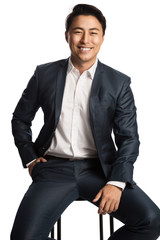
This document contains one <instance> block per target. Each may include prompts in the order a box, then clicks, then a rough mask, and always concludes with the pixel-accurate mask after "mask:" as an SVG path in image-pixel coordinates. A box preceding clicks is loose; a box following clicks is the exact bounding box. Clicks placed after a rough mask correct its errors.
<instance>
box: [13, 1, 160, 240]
mask: <svg viewBox="0 0 160 240" xmlns="http://www.w3.org/2000/svg"><path fill="white" fill-rule="evenodd" d="M105 28H106V20H105V18H104V16H103V15H102V13H101V12H100V10H98V9H97V8H95V7H94V6H91V5H86V4H78V5H76V6H75V7H74V9H73V11H72V13H71V14H70V15H69V16H68V17H67V20H66V41H67V42H68V44H69V47H70V50H71V56H70V58H69V59H66V60H60V61H57V62H53V63H48V64H43V65H40V66H38V67H37V69H36V71H35V73H34V75H33V77H32V78H31V80H30V81H29V83H28V85H27V88H26V89H25V90H24V92H23V94H22V97H21V99H20V100H19V102H18V105H17V107H16V109H15V111H14V113H13V119H12V127H13V135H14V138H15V144H16V146H17V147H18V150H19V153H20V156H21V158H22V162H23V166H24V167H28V168H29V173H30V175H31V176H32V179H33V183H32V184H31V186H30V188H29V190H28V191H27V192H26V194H25V196H24V198H23V200H22V202H21V205H20V207H19V210H18V212H17V215H16V218H15V222H14V226H13V229H12V233H11V239H12V240H33V239H34V240H46V239H48V234H49V232H50V230H51V228H52V226H53V225H54V223H55V222H56V220H57V219H58V217H59V216H60V215H61V214H62V212H63V211H64V210H65V209H66V207H67V206H68V205H69V204H70V203H71V202H73V201H74V200H76V199H77V198H79V197H81V198H83V199H86V200H88V201H90V202H91V203H93V204H95V205H96V206H98V213H99V214H101V213H102V214H106V213H109V214H111V215H112V216H113V217H115V218H117V219H119V220H120V221H122V222H123V223H124V226H123V227H122V228H120V229H119V230H118V231H116V232H115V233H114V234H113V235H112V236H111V237H110V238H109V239H110V240H112V239H113V240H120V239H123V240H124V239H126V240H128V239H130V240H133V239H134V240H135V239H136V240H143V239H144V240H153V239H157V238H158V236H159V234H160V211H159V209H158V207H157V206H156V205H155V204H154V203H153V202H152V201H151V200H150V199H149V197H148V196H147V195H146V194H145V193H144V192H143V191H142V190H141V189H140V188H139V187H138V186H137V185H136V183H135V182H134V181H133V164H134V162H135V161H136V158H137V156H138V147H139V139H138V133H137V123H136V107H135V104H134V99H133V94H132V91H131V89H130V78H129V77H128V76H126V75H124V74H122V73H120V72H118V71H116V70H114V69H112V68H110V67H108V66H106V65H104V64H102V63H101V62H100V61H98V60H97V54H98V52H99V50H100V47H101V45H102V43H103V40H104V35H105ZM39 107H41V108H42V110H43V112H44V125H43V127H42V129H41V131H40V133H39V136H38V138H37V140H36V141H35V143H33V142H32V133H31V128H30V126H31V122H32V120H33V118H34V116H35V114H36V112H37V110H38V108H39ZM112 130H113V132H114V135H115V144H116V147H115V144H114V142H113V140H112V137H111V134H112Z"/></svg>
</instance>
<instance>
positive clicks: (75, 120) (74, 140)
mask: <svg viewBox="0 0 160 240" xmlns="http://www.w3.org/2000/svg"><path fill="white" fill-rule="evenodd" d="M77 78H78V79H77V84H76V88H75V94H74V101H73V114H72V127H71V146H72V151H73V156H77V155H78V150H77V144H78V126H79V99H80V87H79V86H80V83H81V76H77Z"/></svg>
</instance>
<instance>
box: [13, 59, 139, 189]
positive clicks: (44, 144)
mask: <svg viewBox="0 0 160 240" xmlns="http://www.w3.org/2000/svg"><path fill="white" fill-rule="evenodd" d="M67 67H68V59H65V60H60V61H57V62H52V63H47V64H43V65H40V66H38V67H37V68H36V70H35V73H34V75H33V76H32V78H31V79H30V81H29V83H28V85H27V87H26V89H25V90H24V92H23V94H22V97H21V98H20V100H19V102H18V104H17V106H16V109H15V111H14V113H13V118H12V132H13V135H14V139H15V144H16V146H17V147H18V150H19V153H20V156H21V159H22V162H23V166H24V167H26V164H27V163H29V162H30V161H32V160H33V159H35V158H38V157H40V156H41V157H42V156H43V155H44V153H45V151H46V150H47V149H48V147H49V146H50V143H51V141H52V138H53V136H54V133H55V130H56V127H57V124H58V120H59V117H60V113H61V106H62V99H63V92H64V86H65V80H66V73H67ZM40 107H41V108H42V111H43V113H44V125H43V127H42V129H41V131H40V133H39V135H38V137H37V139H36V141H35V142H34V143H33V142H32V131H31V123H32V120H33V119H34V117H35V114H36V112H37V110H38V109H39V108H40ZM89 110H90V121H91V122H90V124H91V129H92V133H93V137H94V141H95V144H96V148H97V151H98V156H99V159H100V162H101V165H102V168H103V171H104V174H105V176H106V180H107V181H111V180H112V181H123V182H127V183H128V185H129V186H133V184H134V182H133V164H134V162H135V161H136V158H137V156H138V149H139V139H138V133H137V123H136V107H135V104H134V98H133V94H132V91H131V88H130V78H129V77H128V76H126V75H125V74H123V73H121V72H119V71H116V70H114V69H113V68H110V67H108V66H106V65H104V64H102V63H101V62H100V61H98V66H97V69H96V73H95V76H94V79H93V84H92V88H91V95H90V101H89ZM84 121H85V119H84ZM112 132H113V133H114V139H113V135H112Z"/></svg>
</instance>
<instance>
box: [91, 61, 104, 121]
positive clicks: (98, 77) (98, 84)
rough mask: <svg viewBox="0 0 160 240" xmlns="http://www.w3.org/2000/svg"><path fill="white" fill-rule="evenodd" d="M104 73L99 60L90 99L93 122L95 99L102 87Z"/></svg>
mask: <svg viewBox="0 0 160 240" xmlns="http://www.w3.org/2000/svg"><path fill="white" fill-rule="evenodd" d="M102 73H103V64H102V63H101V62H100V61H98V66H97V69H96V72H95V76H94V79H93V83H92V88H91V94H90V100H89V110H90V116H91V120H92V122H93V121H94V109H95V99H96V98H97V96H99V92H100V88H101V79H102Z"/></svg>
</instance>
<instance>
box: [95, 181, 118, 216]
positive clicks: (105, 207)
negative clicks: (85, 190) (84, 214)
mask: <svg viewBox="0 0 160 240" xmlns="http://www.w3.org/2000/svg"><path fill="white" fill-rule="evenodd" d="M121 195H122V189H121V188H119V187H116V186H113V185H110V184H107V185H105V186H104V187H103V188H102V189H101V190H100V191H99V193H98V194H97V195H96V196H95V198H94V199H93V202H97V201H98V200H99V199H100V198H101V202H100V205H99V209H98V213H99V214H101V213H102V214H103V215H105V214H106V213H112V212H115V211H116V210H117V209H118V207H119V203H120V199H121Z"/></svg>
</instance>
